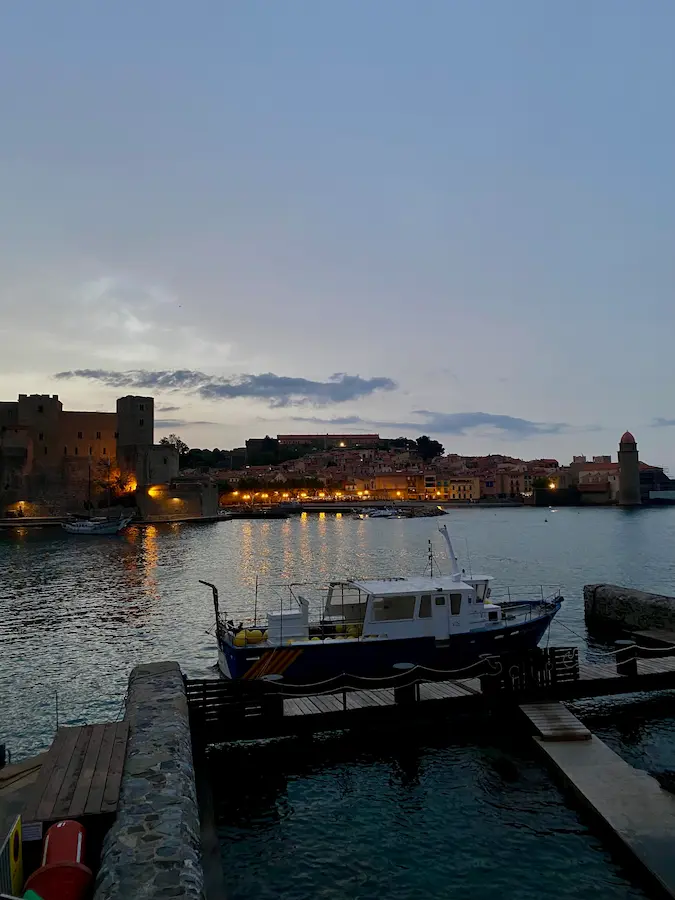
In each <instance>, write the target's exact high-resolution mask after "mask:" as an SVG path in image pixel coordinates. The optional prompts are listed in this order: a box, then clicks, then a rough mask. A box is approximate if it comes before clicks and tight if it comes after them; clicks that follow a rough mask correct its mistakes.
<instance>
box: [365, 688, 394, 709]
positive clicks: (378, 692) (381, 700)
mask: <svg viewBox="0 0 675 900" xmlns="http://www.w3.org/2000/svg"><path fill="white" fill-rule="evenodd" d="M370 694H371V696H372V697H374V698H375V700H376V701H377V703H378V704H379V705H380V706H392V705H393V703H394V691H393V689H392V688H375V689H374V690H372V691H370Z"/></svg>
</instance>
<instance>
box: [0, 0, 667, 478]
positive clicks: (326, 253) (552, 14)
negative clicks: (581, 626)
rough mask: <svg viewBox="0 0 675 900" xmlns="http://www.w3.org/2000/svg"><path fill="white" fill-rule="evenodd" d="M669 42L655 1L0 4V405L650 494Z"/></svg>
mask: <svg viewBox="0 0 675 900" xmlns="http://www.w3.org/2000/svg"><path fill="white" fill-rule="evenodd" d="M674 42H675V5H673V4H671V3H668V2H666V0H645V2H636V0H593V2H589V0H583V2H581V0H580V2H574V0H566V2H564V3H552V2H548V3H547V2H542V0H480V2H477V0H436V2H432V0H420V2H413V0H405V2H403V0H332V2H329V0H266V2H262V0H236V2H235V0H219V2H202V0H193V2H187V0H152V2H151V0H145V2H142V3H139V2H137V0H133V2H132V0H115V2H109V3H93V2H86V0H82V2H77V3H76V2H70V0H59V2H55V0H43V2H38V0H22V2H17V3H3V4H2V6H1V9H0V121H1V123H2V124H1V134H2V140H1V141H0V196H1V198H2V202H1V203H0V311H1V313H2V316H1V318H0V346H1V347H2V354H1V359H2V365H1V366H0V399H3V400H14V399H16V396H17V394H18V393H19V392H21V393H58V394H59V396H60V398H61V399H62V400H63V402H64V406H65V408H67V409H103V410H107V409H114V401H115V398H116V397H117V396H121V395H122V394H127V393H140V394H151V395H153V396H154V397H155V403H156V409H157V412H156V417H157V420H158V423H157V429H156V432H157V437H159V436H161V435H162V434H166V433H168V432H178V433H179V434H180V435H181V436H182V437H183V438H184V439H185V440H186V441H187V443H188V444H190V445H191V446H207V447H216V446H217V447H221V448H224V447H232V446H240V445H241V444H242V443H243V441H244V439H245V438H246V437H250V436H264V435H265V434H266V433H268V434H276V433H277V432H288V431H297V432H307V431H345V432H354V431H367V432H370V431H379V432H380V433H381V434H383V435H392V436H395V435H399V434H407V435H409V436H411V437H417V436H418V435H420V434H422V433H426V434H430V435H432V436H433V437H436V438H438V439H439V440H441V441H442V442H443V444H444V445H445V448H446V450H447V451H450V452H458V453H488V452H495V453H509V454H512V455H517V456H523V457H525V458H534V457H538V456H547V457H556V458H557V459H559V460H560V461H561V462H563V463H567V462H569V460H570V458H571V456H572V454H573V453H584V452H585V453H587V454H589V455H590V454H594V453H610V452H611V453H612V454H615V453H616V447H617V444H618V440H619V437H620V435H621V434H622V432H623V431H624V430H625V429H627V428H628V429H630V430H631V431H632V432H633V433H634V434H635V435H636V437H637V440H638V444H639V446H640V450H641V457H642V458H643V459H645V460H646V461H648V462H650V463H653V464H662V465H665V466H670V467H671V472H672V470H673V469H675V398H674V397H673V384H674V382H675V377H674V376H675V343H674V340H675V303H674V302H673V292H674V287H675V177H674V175H675V173H674V164H675V117H673V114H672V111H673V85H675V53H673V44H674ZM614 458H615V457H614Z"/></svg>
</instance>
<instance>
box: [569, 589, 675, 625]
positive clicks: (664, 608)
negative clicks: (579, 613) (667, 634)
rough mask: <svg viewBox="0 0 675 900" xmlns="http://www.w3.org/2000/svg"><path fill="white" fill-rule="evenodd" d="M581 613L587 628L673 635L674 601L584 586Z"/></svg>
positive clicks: (652, 595) (635, 592) (663, 597)
mask: <svg viewBox="0 0 675 900" xmlns="http://www.w3.org/2000/svg"><path fill="white" fill-rule="evenodd" d="M584 612H585V615H586V620H587V621H588V622H589V624H592V623H594V622H595V623H597V624H598V625H602V624H603V623H604V624H606V625H616V626H619V627H622V628H626V629H635V630H638V631H640V630H648V629H659V630H663V631H675V597H667V596H665V595H664V594H649V593H647V592H646V591H638V590H635V589H634V588H627V587H621V586H620V585H617V584H587V585H585V586H584Z"/></svg>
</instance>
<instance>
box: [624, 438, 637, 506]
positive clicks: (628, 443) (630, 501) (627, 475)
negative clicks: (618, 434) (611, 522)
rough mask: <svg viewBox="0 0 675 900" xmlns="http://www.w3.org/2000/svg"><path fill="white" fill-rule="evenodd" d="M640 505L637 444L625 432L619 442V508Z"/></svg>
mask: <svg viewBox="0 0 675 900" xmlns="http://www.w3.org/2000/svg"><path fill="white" fill-rule="evenodd" d="M641 503H642V497H641V496H640V466H639V462H638V448H637V443H636V441H635V438H634V437H633V435H632V434H631V433H630V431H626V432H625V433H624V434H623V436H622V438H621V441H620V442H619V506H639V505H640V504H641Z"/></svg>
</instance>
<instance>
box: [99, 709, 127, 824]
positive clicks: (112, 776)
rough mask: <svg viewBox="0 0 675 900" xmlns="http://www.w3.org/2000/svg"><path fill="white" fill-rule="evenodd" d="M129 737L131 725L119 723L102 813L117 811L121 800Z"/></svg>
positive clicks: (104, 792)
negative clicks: (121, 786)
mask: <svg viewBox="0 0 675 900" xmlns="http://www.w3.org/2000/svg"><path fill="white" fill-rule="evenodd" d="M128 737H129V723H128V722H118V723H117V728H116V730H115V743H114V744H113V751H112V755H111V757H110V766H109V768H108V778H107V780H106V783H105V789H104V791H103V802H102V803H101V812H103V813H109V812H116V811H117V804H118V802H119V799H120V785H121V784H122V772H123V770H124V760H125V758H126V755H127V739H128Z"/></svg>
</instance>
